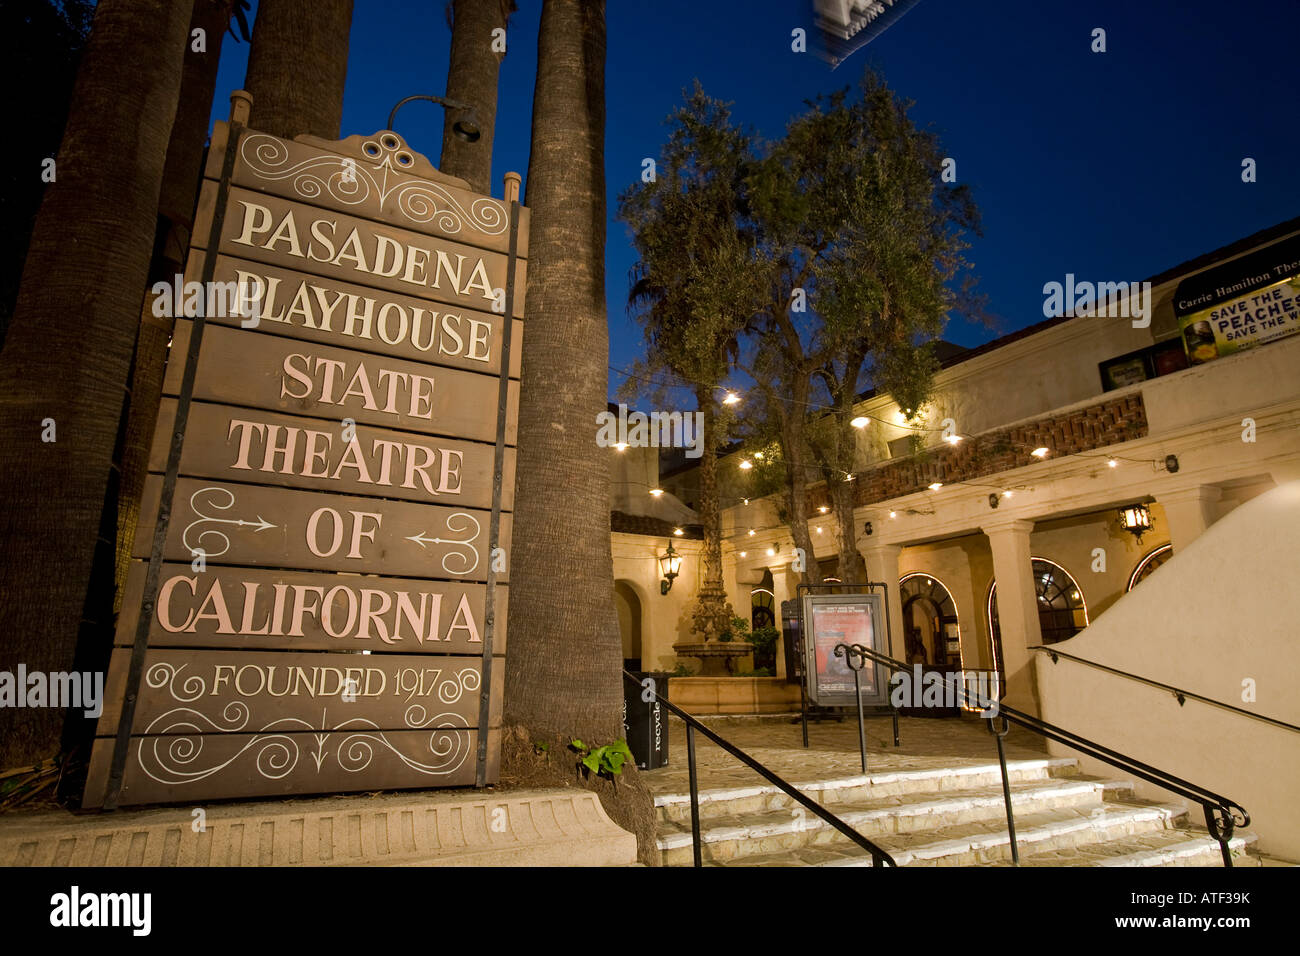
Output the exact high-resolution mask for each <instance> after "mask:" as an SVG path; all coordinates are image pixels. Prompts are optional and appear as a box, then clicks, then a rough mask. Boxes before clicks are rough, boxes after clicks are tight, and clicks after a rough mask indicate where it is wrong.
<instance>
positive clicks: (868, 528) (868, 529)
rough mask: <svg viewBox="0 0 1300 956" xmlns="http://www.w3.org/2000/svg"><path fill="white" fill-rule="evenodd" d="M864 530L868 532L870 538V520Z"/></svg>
mask: <svg viewBox="0 0 1300 956" xmlns="http://www.w3.org/2000/svg"><path fill="white" fill-rule="evenodd" d="M862 530H863V531H865V532H866V533H867V537H868V538H869V537H871V522H870V521H868V522H867V523H866V525H865V526H864V527H863V529H862Z"/></svg>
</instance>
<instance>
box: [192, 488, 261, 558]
mask: <svg viewBox="0 0 1300 956" xmlns="http://www.w3.org/2000/svg"><path fill="white" fill-rule="evenodd" d="M208 492H212V493H213V494H212V498H211V499H209V500H208V501H207V502H206V504H207V505H209V506H211V507H212V508H215V509H216V510H218V511H229V510H230V509H231V508H233V507H234V506H235V493H234V492H233V491H231V490H230V489H229V488H216V487H209V488H200V489H199V490H198V491H196V492H194V494H192V495H190V510H191V511H193V512H194V513H195V514H196V515H198V519H197V520H195V521H191V522H190V523H189V524H188V525H186V526H185V531H184V533H183V534H182V535H181V544H183V545H185V547H186V548H188V549H189V551H190V553H191V554H199V553H202V554H203V555H204V557H207V558H215V557H218V556H220V555H223V554H225V553H226V552H227V551H229V550H230V538H229V536H228V535H227V534H226V533H225V532H224V531H220V530H218V529H217V528H208V529H206V530H204V531H200V532H199V533H198V534H197V535H196V536H195V538H194V540H193V541H192V542H191V541H190V532H192V531H193V530H194V529H195V528H198V527H200V526H202V525H208V524H229V525H235V526H236V527H241V528H242V527H248V528H252V529H253V530H254V532H257V531H265V530H266V529H267V528H275V527H277V525H273V524H271V522H269V521H267V520H266V519H265V518H263V517H262V516H261V515H258V516H257V520H256V521H246V520H244V519H243V518H218V517H216V516H215V515H208V514H204V513H203V510H202V509H201V508H200V507H199V500H200V498H201V496H203V495H206V494H207V493H208ZM221 495H225V497H226V498H227V499H229V500H228V501H227V502H226V503H225V504H224V505H223V504H218V503H217V499H218V498H219V497H220V496H221ZM208 537H213V538H214V539H215V541H216V544H217V547H219V548H220V550H219V551H214V550H213V549H211V548H208V547H200V545H202V544H203V541H204V540H205V539H207V538H208Z"/></svg>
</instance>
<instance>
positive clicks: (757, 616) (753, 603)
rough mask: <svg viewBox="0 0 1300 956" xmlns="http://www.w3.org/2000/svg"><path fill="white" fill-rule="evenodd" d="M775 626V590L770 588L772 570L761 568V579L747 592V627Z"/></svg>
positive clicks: (752, 628) (752, 629)
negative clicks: (756, 585)
mask: <svg viewBox="0 0 1300 956" xmlns="http://www.w3.org/2000/svg"><path fill="white" fill-rule="evenodd" d="M775 626H776V592H775V591H773V590H772V571H771V569H769V568H764V569H763V580H762V581H760V582H759V583H758V587H756V588H753V589H751V590H750V592H749V628H750V630H751V631H757V630H758V629H759V628H760V627H775Z"/></svg>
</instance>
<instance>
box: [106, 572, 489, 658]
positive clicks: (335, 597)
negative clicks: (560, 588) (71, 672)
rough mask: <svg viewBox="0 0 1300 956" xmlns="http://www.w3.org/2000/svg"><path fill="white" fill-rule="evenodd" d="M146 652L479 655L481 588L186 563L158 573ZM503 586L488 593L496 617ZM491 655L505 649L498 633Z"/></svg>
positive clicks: (133, 619)
mask: <svg viewBox="0 0 1300 956" xmlns="http://www.w3.org/2000/svg"><path fill="white" fill-rule="evenodd" d="M145 570H146V564H145V563H144V562H143V561H136V562H133V564H132V566H131V570H130V572H129V574H128V575H127V579H126V593H125V596H124V599H123V602H122V606H123V611H122V614H121V616H120V617H119V618H118V625H117V637H116V641H115V643H116V644H117V645H119V646H126V647H129V646H131V644H132V643H133V642H134V640H135V631H136V626H137V623H138V621H139V615H140V606H141V604H142V603H143V601H144V581H145ZM160 581H161V584H160V587H159V589H158V595H157V600H156V601H155V602H154V609H153V613H152V615H151V616H150V623H149V646H150V647H217V648H241V649H243V648H270V649H278V648H285V647H288V648H292V649H293V650H299V651H373V652H383V651H399V652H401V653H403V654H475V655H481V654H482V653H483V631H484V610H485V608H486V588H485V586H484V585H482V584H467V583H463V582H460V581H430V580H424V579H419V578H394V577H381V576H376V575H368V574H367V575H360V574H358V575H346V574H332V573H328V574H322V573H317V572H304V571H267V570H261V569H257V568H226V567H220V566H217V565H211V566H208V567H206V568H205V569H204V570H202V571H199V570H196V569H195V568H194V565H193V564H192V563H185V564H181V563H174V562H169V563H166V564H164V565H163V566H162V575H161V578H160ZM508 590H509V589H508V588H507V587H506V586H504V585H501V586H498V587H497V588H496V595H495V602H496V620H497V621H498V622H500V621H504V620H505V619H506V602H507V593H508ZM492 651H493V653H494V654H496V655H502V654H504V653H505V651H506V633H505V629H504V628H500V627H498V629H497V633H496V639H495V640H494V641H493V643H492Z"/></svg>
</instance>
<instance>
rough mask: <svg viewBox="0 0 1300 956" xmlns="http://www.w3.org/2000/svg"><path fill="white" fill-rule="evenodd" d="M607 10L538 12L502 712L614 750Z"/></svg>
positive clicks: (582, 5)
mask: <svg viewBox="0 0 1300 956" xmlns="http://www.w3.org/2000/svg"><path fill="white" fill-rule="evenodd" d="M604 7H605V5H604V3H603V2H593V0H547V2H546V4H545V6H544V7H543V12H542V21H541V27H540V34H539V37H538V50H537V56H538V63H537V86H536V92H535V93H534V102H533V139H532V155H531V157H530V159H529V165H528V205H529V207H530V208H531V210H532V215H533V219H532V222H533V227H532V235H531V236H530V237H529V249H530V259H529V262H528V297H527V308H526V314H527V319H526V321H525V324H524V339H523V367H522V383H521V386H522V387H521V389H520V402H519V451H518V455H519V458H518V467H517V473H518V475H519V479H518V488H517V491H516V496H515V501H516V513H515V525H514V559H513V561H512V562H511V569H512V574H511V577H510V631H509V633H510V654H509V655H508V657H507V669H506V711H507V713H508V714H509V715H511V717H513V718H514V719H515V720H517V721H518V722H520V723H522V724H525V725H527V726H529V727H531V728H532V729H534V730H536V731H539V732H549V731H556V732H562V733H573V734H575V735H577V736H579V737H582V738H583V739H586V738H587V737H591V738H593V739H595V740H597V741H599V742H601V743H604V742H606V741H609V740H613V739H614V738H616V737H618V736H621V733H620V731H621V727H620V725H619V724H620V721H619V714H620V709H621V706H622V683H621V679H620V676H619V674H620V671H621V669H622V650H621V644H620V639H619V630H618V621H617V618H616V616H615V612H614V606H613V600H612V593H613V588H614V570H613V558H612V556H611V554H610V538H609V535H610V530H609V480H608V475H609V456H608V453H607V452H606V451H605V449H603V448H600V447H598V446H597V445H596V442H595V427H596V425H595V423H596V415H597V413H598V412H600V411H603V410H604V408H605V385H606V381H607V377H608V372H607V369H606V364H607V353H608V349H609V329H608V327H607V325H606V318H605V268H604V249H605V172H604V140H605V90H604V76H605V9H604Z"/></svg>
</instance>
